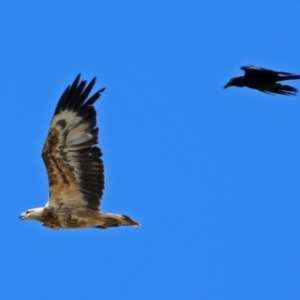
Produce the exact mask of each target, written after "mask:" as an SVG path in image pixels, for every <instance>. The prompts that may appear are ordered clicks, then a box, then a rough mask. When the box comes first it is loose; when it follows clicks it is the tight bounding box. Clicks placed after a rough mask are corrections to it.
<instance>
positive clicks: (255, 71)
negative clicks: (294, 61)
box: [241, 65, 297, 78]
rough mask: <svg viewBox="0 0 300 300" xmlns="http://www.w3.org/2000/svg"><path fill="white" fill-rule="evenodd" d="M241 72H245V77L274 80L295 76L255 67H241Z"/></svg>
mask: <svg viewBox="0 0 300 300" xmlns="http://www.w3.org/2000/svg"><path fill="white" fill-rule="evenodd" d="M241 70H244V71H245V76H261V77H270V78H276V77H277V76H278V75H287V76H295V75H297V74H294V73H288V72H282V71H274V70H270V69H266V68H262V67H256V66H253V65H251V66H243V67H241Z"/></svg>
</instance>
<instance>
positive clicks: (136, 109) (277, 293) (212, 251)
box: [0, 0, 300, 300]
mask: <svg viewBox="0 0 300 300" xmlns="http://www.w3.org/2000/svg"><path fill="white" fill-rule="evenodd" d="M299 13H300V3H299V1H296V0H292V1H286V2H284V3H283V2H279V1H277V2H275V1H271V0H266V1H258V0H253V1H227V2H226V1H223V2H222V1H215V0H212V1H168V0H165V1H148V2H146V1H117V0H116V1H108V0H107V1H102V0H101V1H96V0H90V1H78V0H74V1H72V2H68V1H60V2H59V1H42V2H41V1H36V0H32V1H6V2H2V3H1V4H0V28H1V31H0V39H1V47H0V53H1V60H0V69H1V73H0V82H1V89H0V98H1V110H0V117H1V124H2V131H1V141H2V147H1V184H2V189H1V191H2V195H1V199H2V204H1V208H2V209H1V218H0V227H1V229H2V238H1V242H0V243H1V261H0V277H1V286H0V293H1V295H2V296H5V297H4V298H5V299H41V298H43V299H46V300H47V299H120V298H122V299H146V300H147V299H151V300H152V299H230V300H233V299H299V298H300V282H299V281H300V279H299V278H300V254H299V253H300V233H299V228H300V218H299V215H300V201H299V199H300V187H299V179H300V159H299V157H300V143H299V137H300V102H299V101H300V100H299V96H296V97H284V96H269V95H266V94H263V93H259V92H257V91H254V90H250V89H246V88H244V89H238V88H230V89H227V90H224V89H223V86H224V84H226V83H227V81H228V80H229V79H230V78H231V77H233V76H238V75H239V74H242V73H243V72H242V71H241V70H240V69H239V68H240V67H241V66H243V65H250V64H254V65H258V66H262V67H266V68H271V69H275V70H280V71H288V72H294V73H298V74H299V73H300V42H299V41H300V34H299V28H300V18H299ZM79 72H81V73H82V78H84V79H87V80H90V79H92V78H93V77H94V76H97V83H96V88H95V91H96V90H97V89H100V88H102V87H106V91H105V93H104V94H103V96H102V97H101V99H100V101H99V102H97V104H96V108H97V112H98V125H99V128H100V147H101V149H102V151H103V153H104V157H103V158H104V162H105V168H106V190H105V194H104V198H103V201H102V205H101V209H102V210H103V211H105V212H114V213H123V214H127V215H129V216H131V217H132V218H134V219H136V220H138V221H140V222H141V224H142V227H141V228H139V229H137V228H126V227H125V228H113V229H110V230H96V229H86V230H58V231H52V230H50V229H47V228H44V227H42V226H41V225H40V224H39V223H38V222H29V221H28V222H25V221H23V222H21V221H20V220H19V219H18V216H19V214H20V213H21V212H23V211H24V210H26V209H28V208H32V207H38V206H43V205H44V204H45V203H46V201H47V196H48V181H47V175H46V171H45V168H44V165H43V162H42V159H41V149H42V146H43V143H44V141H45V138H46V134H47V131H48V128H49V123H50V120H51V118H52V114H53V112H54V108H55V106H56V104H57V101H58V98H59V96H60V95H61V93H62V91H63V90H64V88H65V87H66V86H67V85H68V84H70V83H71V82H72V81H73V80H74V78H75V76H76V75H77V74H78V73H79ZM291 84H292V85H293V86H295V87H298V88H300V81H294V82H291ZM4 298H3V299H4Z"/></svg>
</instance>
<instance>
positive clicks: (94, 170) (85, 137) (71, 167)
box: [20, 75, 139, 229]
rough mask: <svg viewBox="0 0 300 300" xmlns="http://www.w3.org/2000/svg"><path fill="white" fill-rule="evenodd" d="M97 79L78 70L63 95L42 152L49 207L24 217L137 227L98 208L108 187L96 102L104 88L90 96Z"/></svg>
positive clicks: (53, 223)
mask: <svg viewBox="0 0 300 300" xmlns="http://www.w3.org/2000/svg"><path fill="white" fill-rule="evenodd" d="M95 81H96V79H95V78H94V79H93V80H92V81H91V82H90V83H89V84H88V85H87V86H86V82H85V81H80V75H78V76H77V77H76V79H75V80H74V82H73V84H72V85H71V86H68V87H67V88H66V90H65V91H64V93H63V94H62V96H61V98H60V100H59V102H58V104H57V107H56V109H55V113H54V116H53V119H52V122H51V125H50V129H49V133H48V137H47V139H46V142H45V144H44V147H43V151H42V157H43V160H44V163H45V166H46V169H47V173H48V179H49V189H50V193H49V200H48V202H47V204H46V206H45V207H42V208H35V209H31V210H28V211H26V212H24V213H23V214H21V216H20V218H21V219H33V220H37V221H40V222H42V223H43V225H44V226H46V227H49V228H52V229H59V228H87V227H96V228H107V227H116V226H121V225H128V226H139V223H138V222H136V221H134V220H132V219H131V218H129V217H127V216H125V215H121V214H108V213H102V212H101V211H100V210H99V208H98V207H99V205H100V200H101V198H102V196H103V190H104V166H103V161H102V159H101V157H102V152H101V150H100V149H99V148H98V147H97V144H98V131H99V129H98V128H97V127H96V110H95V108H94V106H93V104H94V103H95V101H96V100H97V99H98V98H99V97H100V96H101V94H102V93H103V91H104V89H101V90H100V91H98V92H97V93H95V94H94V95H92V96H91V97H89V94H90V92H91V90H92V88H93V86H94V84H95Z"/></svg>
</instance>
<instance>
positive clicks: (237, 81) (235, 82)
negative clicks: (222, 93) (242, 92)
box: [224, 76, 245, 89]
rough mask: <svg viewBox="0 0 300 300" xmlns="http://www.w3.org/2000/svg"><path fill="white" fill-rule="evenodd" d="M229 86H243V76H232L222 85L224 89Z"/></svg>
mask: <svg viewBox="0 0 300 300" xmlns="http://www.w3.org/2000/svg"><path fill="white" fill-rule="evenodd" d="M230 86H237V87H243V86H245V78H244V76H239V77H233V78H231V79H230V80H229V82H228V83H227V84H226V85H225V86H224V89H226V88H228V87H230Z"/></svg>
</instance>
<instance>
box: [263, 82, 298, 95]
mask: <svg viewBox="0 0 300 300" xmlns="http://www.w3.org/2000/svg"><path fill="white" fill-rule="evenodd" d="M260 91H262V92H265V93H268V94H279V95H285V96H294V95H296V93H297V92H298V90H297V89H296V88H294V87H292V86H289V85H282V84H280V83H275V84H272V85H266V86H265V87H264V88H263V89H261V90H260Z"/></svg>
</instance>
